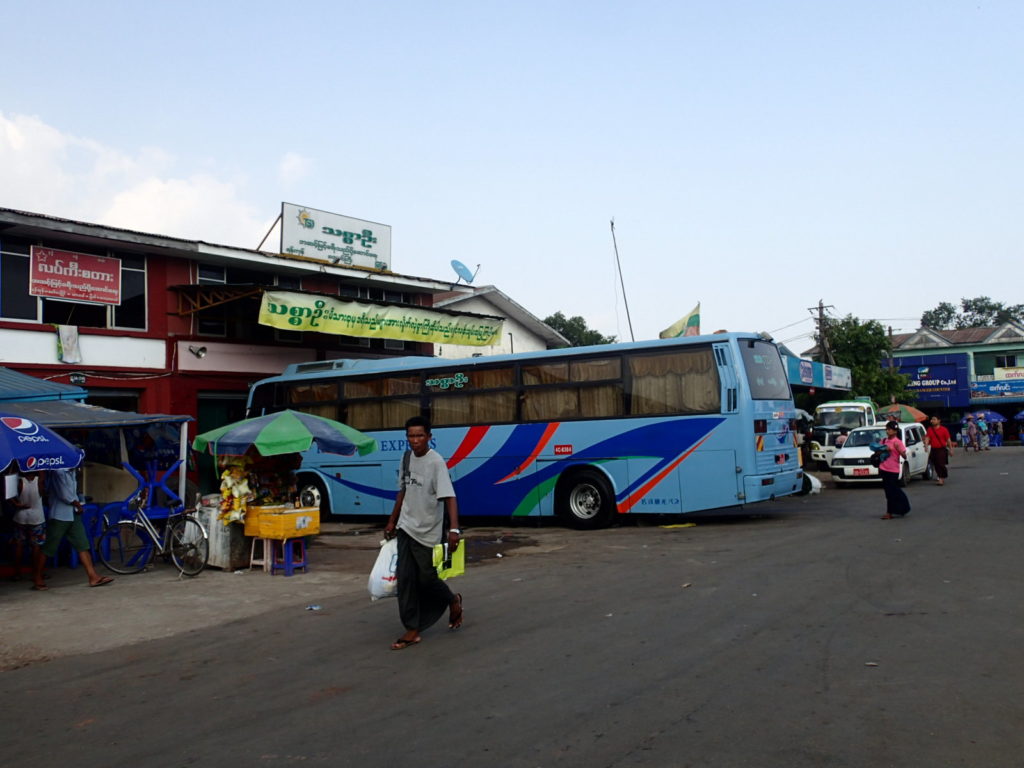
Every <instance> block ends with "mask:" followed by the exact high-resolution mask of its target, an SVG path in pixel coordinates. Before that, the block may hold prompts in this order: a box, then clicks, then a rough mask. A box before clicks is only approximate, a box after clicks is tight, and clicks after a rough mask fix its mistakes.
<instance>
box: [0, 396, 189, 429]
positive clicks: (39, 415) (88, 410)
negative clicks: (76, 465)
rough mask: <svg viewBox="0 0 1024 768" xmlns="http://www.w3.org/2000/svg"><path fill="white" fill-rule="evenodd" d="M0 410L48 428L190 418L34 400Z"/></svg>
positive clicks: (1, 404)
mask: <svg viewBox="0 0 1024 768" xmlns="http://www.w3.org/2000/svg"><path fill="white" fill-rule="evenodd" d="M0 411H3V412H4V413H9V414H12V415H14V416H21V417H22V418H25V419H31V420H32V421H37V422H39V423H40V424H43V425H45V426H47V427H50V428H51V429H53V428H56V429H61V428H68V429H69V428H72V427H84V428H89V427H93V428H100V427H132V426H139V425H143V424H178V423H181V422H185V421H192V417H191V416H168V415H166V414H162V413H132V412H130V411H115V410H112V409H110V408H101V407H100V406H98V405H87V404H85V403H79V402H75V401H71V400H34V401H27V402H0Z"/></svg>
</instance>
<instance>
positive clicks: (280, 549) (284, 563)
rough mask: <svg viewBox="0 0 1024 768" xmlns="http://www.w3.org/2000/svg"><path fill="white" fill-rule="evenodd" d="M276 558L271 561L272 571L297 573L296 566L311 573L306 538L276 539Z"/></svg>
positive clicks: (285, 573) (289, 574)
mask: <svg viewBox="0 0 1024 768" xmlns="http://www.w3.org/2000/svg"><path fill="white" fill-rule="evenodd" d="M273 545H274V558H273V560H272V561H271V563H270V573H271V575H273V574H274V573H275V572H276V571H284V575H285V576H292V575H294V574H295V569H296V568H301V569H302V570H303V571H305V572H306V573H309V566H308V565H307V563H306V540H305V539H285V540H284V541H274V542H273Z"/></svg>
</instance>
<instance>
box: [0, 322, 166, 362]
mask: <svg viewBox="0 0 1024 768" xmlns="http://www.w3.org/2000/svg"><path fill="white" fill-rule="evenodd" d="M78 347H79V350H80V351H81V353H82V354H81V357H82V362H81V363H79V364H78V365H82V366H96V367H100V366H104V367H106V366H110V367H114V368H155V369H162V368H164V367H165V365H166V364H167V359H166V358H167V345H166V344H165V343H164V342H163V340H162V339H139V338H127V337H124V336H91V335H88V334H79V337H78ZM0 363H6V364H17V365H61V364H62V363H61V361H60V360H59V359H58V358H57V331H56V330H55V329H54V328H53V327H52V326H47V327H46V330H38V331H24V330H14V329H7V328H0Z"/></svg>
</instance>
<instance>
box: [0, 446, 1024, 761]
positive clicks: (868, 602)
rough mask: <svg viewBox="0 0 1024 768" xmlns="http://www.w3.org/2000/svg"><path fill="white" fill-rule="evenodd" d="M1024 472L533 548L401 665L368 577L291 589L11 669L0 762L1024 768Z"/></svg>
mask: <svg viewBox="0 0 1024 768" xmlns="http://www.w3.org/2000/svg"><path fill="white" fill-rule="evenodd" d="M1022 462H1024V449H1019V448H1007V449H1002V450H999V451H992V452H991V453H990V454H985V455H982V456H971V457H967V458H966V459H965V458H964V457H963V456H960V457H958V458H957V460H956V463H955V464H954V466H953V468H952V469H953V476H952V478H951V482H950V484H949V485H947V486H946V487H944V488H939V487H936V486H934V485H930V484H925V483H923V482H920V481H916V482H914V483H913V484H912V485H911V488H910V489H909V493H910V496H911V500H912V502H913V504H914V509H913V512H912V513H911V514H910V516H908V517H907V518H906V519H905V520H892V521H882V520H879V519H878V518H879V515H880V514H881V512H882V508H883V505H882V494H881V490H880V489H877V488H853V489H846V490H833V489H831V488H829V487H826V490H825V492H824V493H823V494H821V495H820V496H812V497H805V498H796V499H787V500H785V501H783V502H780V503H779V504H777V505H775V506H773V507H771V508H770V510H771V511H772V512H773V515H772V516H771V517H766V518H761V519H740V520H735V521H731V522H726V521H701V522H700V523H699V524H698V525H697V526H696V527H692V528H661V527H656V526H653V525H638V526H626V527H621V528H615V529H611V530H607V531H599V532H594V533H587V534H578V533H567V532H563V531H561V530H560V529H557V528H542V529H539V530H533V529H530V528H520V529H516V530H515V531H513V536H512V539H513V540H515V538H516V537H520V539H523V538H529V539H531V540H532V543H535V544H536V546H531V547H523V548H520V549H510V550H508V551H506V552H505V553H504V554H505V555H506V556H505V557H503V558H502V559H500V560H499V559H497V558H493V557H492V558H488V559H486V560H483V561H480V562H477V563H475V564H473V567H471V568H470V570H469V573H467V575H466V576H465V577H463V578H461V579H460V580H458V581H456V582H453V584H458V585H459V587H460V588H461V590H462V591H464V592H465V595H466V601H465V603H466V625H465V627H464V628H463V629H462V630H460V631H459V632H456V633H450V632H447V631H444V630H443V629H441V628H437V629H435V630H432V631H429V632H428V633H426V635H425V640H424V642H423V643H422V644H420V645H418V646H415V647H412V648H410V649H408V650H405V651H401V652H392V651H389V650H388V643H389V641H390V640H392V639H393V638H394V637H397V635H398V633H399V632H400V627H399V625H398V621H397V617H396V615H395V614H396V610H395V607H394V604H393V603H392V602H387V601H386V602H383V603H378V604H370V603H369V602H368V601H367V599H366V597H365V594H364V593H363V592H362V588H361V585H358V587H359V588H358V589H356V585H354V583H353V582H352V581H351V580H352V579H358V577H356V576H353V575H351V574H346V573H343V572H340V571H339V572H338V574H337V580H338V584H340V585H341V586H340V587H339V588H338V590H337V592H336V596H334V597H329V598H326V599H321V600H319V602H320V603H321V604H322V605H323V610H322V611H319V612H312V611H306V610H304V607H305V604H306V603H307V602H308V599H307V596H306V595H305V594H302V589H301V588H300V586H301V585H302V583H303V582H301V581H300V579H301V578H302V577H296V578H295V579H293V580H290V586H289V589H292V590H294V591H295V594H294V596H293V597H291V598H289V599H283V600H282V599H280V597H279V596H275V597H274V598H273V600H274V602H273V605H274V606H275V608H274V610H273V611H271V612H269V613H261V614H256V615H251V616H248V617H245V618H241V619H237V620H234V621H230V622H227V623H222V624H218V623H213V624H204V628H203V629H201V630H200V629H197V630H193V631H189V632H185V633H183V634H178V635H175V636H172V637H165V638H162V639H156V640H150V641H146V642H141V643H136V644H132V645H128V646H123V647H119V648H108V649H106V650H104V651H101V652H99V653H95V654H88V655H70V656H64V657H60V658H55V659H54V660H52V661H48V662H45V663H35V664H30V665H28V666H25V667H22V668H18V669H13V670H9V671H7V672H4V673H2V674H0V698H2V700H3V701H4V702H5V704H6V705H7V706H6V707H5V710H6V712H5V715H4V718H3V720H2V725H0V733H2V735H3V744H4V746H3V749H2V755H0V765H11V766H14V765H18V766H20V765H30V764H31V765H44V766H45V765H70V764H72V762H74V763H75V764H77V765H80V766H109V765H131V764H145V765H147V766H183V765H217V766H222V765H231V766H248V765H259V766H264V765H275V766H276V765H291V764H303V765H340V766H349V765H351V766H394V765H399V764H402V763H405V762H410V763H414V764H417V765H420V766H449V765H453V764H455V763H456V762H459V763H462V764H464V765H480V766H503V767H504V766H509V767H510V768H518V767H519V766H523V767H524V768H526V767H530V768H534V767H536V766H588V768H589V767H590V766H614V767H615V768H619V767H624V766H693V767H697V766H702V767H703V766H708V767H714V768H723V767H727V766H744V767H745V768H746V767H748V766H757V767H758V768H770V767H774V766H779V767H780V768H781V767H783V766H785V768H802V767H803V766H856V767H858V768H862V767H864V766H870V767H872V768H873V767H874V766H901V767H903V766H921V767H922V768H924V767H927V768H934V767H936V766H965V767H970V768H976V767H979V766H984V767H985V768H1002V767H1003V766H1006V767H1011V766H1015V767H1017V768H1020V767H1021V766H1024V729H1022V727H1021V726H1022V724H1024V704H1022V701H1021V696H1020V692H1021V690H1024V666H1022V665H1021V663H1020V649H1021V647H1022V646H1024V637H1022V629H1021V628H1022V627H1024V622H1022V619H1024V609H1022V601H1021V597H1020V596H1021V588H1022V583H1021V582H1022V578H1021V568H1020V563H1021V557H1020V554H1021V533H1022V528H1021V522H1022V520H1024V515H1022V513H1021V501H1020V500H1021V498H1022V493H1021V492H1022V482H1021V478H1022V474H1021V472H1020V467H1021V464H1022ZM669 522H680V521H678V520H674V521H669ZM491 533H492V534H493V532H491ZM497 548H498V549H500V545H498V547H497ZM360 551H361V552H362V550H360ZM480 551H484V552H486V551H488V550H487V549H486V548H484V549H482V550H481V549H478V552H480ZM490 551H492V552H493V551H496V550H494V549H492V550H490ZM361 556H364V557H372V552H370V551H365V552H363V554H362V555H361ZM145 576H148V574H147V575H145ZM145 576H144V577H145ZM144 577H140V578H144ZM229 577H231V574H225V575H223V576H222V578H219V579H215V578H210V579H209V580H206V581H198V580H197V581H196V582H193V585H198V586H192V587H189V584H188V583H187V582H186V585H185V587H186V588H191V589H193V590H194V591H195V595H196V600H197V601H199V602H202V601H203V600H204V599H206V598H204V597H203V594H202V593H203V590H208V589H209V585H211V584H217V583H222V582H223V581H224V580H225V579H228V578H229ZM237 578H238V579H246V578H248V577H243V576H239V577H237ZM254 578H255V577H254ZM126 579H127V577H125V579H121V580H119V582H118V585H115V586H119V585H121V583H122V582H123V581H125V580H126ZM346 579H348V581H346ZM358 580H361V579H358ZM280 582H281V583H283V582H284V580H283V579H282V580H280ZM257 583H258V582H257ZM200 587H202V589H200ZM110 589H111V590H113V587H111V588H110ZM317 589H319V587H317ZM58 591H59V590H54V592H58ZM68 591H69V593H70V588H69V590H68ZM101 591H102V590H85V589H82V590H81V591H80V592H79V593H78V594H80V595H83V596H85V597H87V598H89V599H90V600H98V599H99V596H98V595H97V594H96V593H97V592H101ZM313 591H316V590H313V589H312V588H311V592H313ZM321 593H322V590H321ZM46 596H47V597H49V596H51V595H50V593H47V595H46ZM108 599H110V600H113V598H108ZM210 599H213V598H210ZM217 599H220V598H217ZM225 615H227V614H225ZM110 618H111V617H109V616H107V615H104V614H103V612H102V611H97V612H94V613H93V614H92V615H91V616H90V617H87V618H82V617H79V618H77V619H76V620H75V621H74V622H68V623H67V625H66V626H64V627H63V628H62V630H63V631H65V632H67V633H82V632H89V631H90V627H91V626H92V623H93V622H94V621H102V622H109V620H110Z"/></svg>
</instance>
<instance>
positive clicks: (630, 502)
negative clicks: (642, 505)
mask: <svg viewBox="0 0 1024 768" xmlns="http://www.w3.org/2000/svg"><path fill="white" fill-rule="evenodd" d="M708 437H711V435H708V436H707V437H705V438H703V439H702V440H701V441H700V442H698V443H697V444H696V445H694V446H693V448H691V449H690V450H688V451H687V452H686V453H684V454H683V455H682V456H680V457H679V458H678V459H676V460H675V461H673V462H672V463H671V464H669V465H668V466H667V467H665V468H664V469H663V470H661V472H659V473H658V474H656V475H655V476H654V477H652V478H651V479H650V480H648V481H647V482H646V483H644V484H643V486H642V487H640V488H638V489H637V490H636V492H634V493H633V494H632V495H631V496H630V497H629V498H627V499H626V500H625V501H623V502H621V503H620V504H619V505H618V507H619V512H629V510H631V509H632V508H633V507H634V506H635V505H636V503H637V502H638V501H640V499H642V498H643V497H644V496H646V495H647V493H648V492H649V491H650V490H651V489H652V488H654V486H656V485H657V484H658V483H660V482H661V481H662V480H664V479H665V476H666V475H668V474H669V473H670V472H672V470H674V469H675V468H676V467H678V466H679V465H680V464H682V463H683V460H684V459H686V457H687V456H689V455H690V454H691V453H693V452H694V451H696V450H697V449H698V448H700V446H701V443H703V442H704V440H707V439H708Z"/></svg>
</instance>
